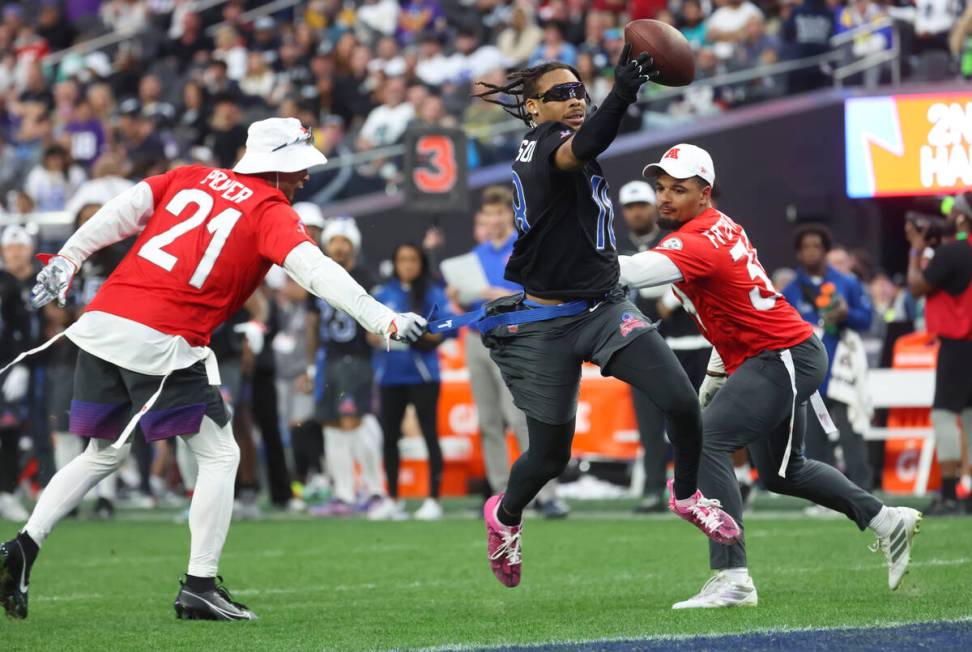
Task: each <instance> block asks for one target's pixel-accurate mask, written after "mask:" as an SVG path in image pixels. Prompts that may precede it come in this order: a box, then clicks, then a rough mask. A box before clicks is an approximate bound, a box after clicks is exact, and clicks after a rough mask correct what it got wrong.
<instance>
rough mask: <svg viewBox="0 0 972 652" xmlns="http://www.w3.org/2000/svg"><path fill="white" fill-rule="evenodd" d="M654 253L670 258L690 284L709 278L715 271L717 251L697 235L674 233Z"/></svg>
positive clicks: (660, 243) (659, 244)
mask: <svg viewBox="0 0 972 652" xmlns="http://www.w3.org/2000/svg"><path fill="white" fill-rule="evenodd" d="M652 251H657V252H658V253H660V254H664V255H666V256H668V258H669V260H671V261H672V262H673V263H675V266H676V267H678V271H680V272H681V273H682V278H683V279H685V280H686V281H689V282H691V281H694V280H695V279H699V278H702V277H704V276H708V275H710V274H711V273H712V271H713V269H715V262H716V261H715V249H714V248H713V247H712V243H710V242H709V241H708V240H707V239H706V238H704V237H703V236H701V235H699V234H697V233H677V232H676V233H672V234H671V235H669V236H667V237H666V238H665V239H664V240H662V241H661V242H659V243H658V246H656V247H655V248H654V249H652Z"/></svg>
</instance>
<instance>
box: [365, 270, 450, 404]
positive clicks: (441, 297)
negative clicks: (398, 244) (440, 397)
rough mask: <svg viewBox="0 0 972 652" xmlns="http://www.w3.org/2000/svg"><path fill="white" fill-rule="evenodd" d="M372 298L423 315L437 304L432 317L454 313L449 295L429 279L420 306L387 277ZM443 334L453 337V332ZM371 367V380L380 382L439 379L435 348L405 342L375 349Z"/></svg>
mask: <svg viewBox="0 0 972 652" xmlns="http://www.w3.org/2000/svg"><path fill="white" fill-rule="evenodd" d="M373 294H374V296H375V299H377V300H378V301H380V302H381V303H383V304H384V305H386V306H388V307H389V308H391V309H392V310H394V311H395V312H415V313H419V314H421V315H422V316H423V317H427V316H428V315H429V312H431V310H432V306H435V305H437V306H438V307H437V308H436V312H435V319H448V318H449V317H454V316H455V315H453V314H452V311H451V310H449V299H447V298H446V295H445V290H444V289H443V288H442V286H440V285H436V284H434V283H430V284H429V287H428V290H427V291H426V294H425V301H424V302H423V303H422V309H421V310H415V309H414V308H413V307H412V304H411V300H410V297H409V293H408V290H406V289H405V288H404V287H402V284H401V283H400V282H399V281H398V279H395V278H393V279H391V280H389V281H388V282H387V283H385V284H383V285H379V286H378V287H377V288H375V289H374V291H373ZM447 337H455V334H454V333H453V334H452V335H449V336H447ZM372 360H373V363H374V367H375V382H376V383H378V384H379V385H381V386H385V387H388V386H392V385H418V384H420V383H437V382H439V380H440V374H439V354H438V352H437V351H436V350H435V349H432V350H431V351H421V350H419V349H414V348H411V347H408V346H407V345H404V344H401V343H398V342H392V350H391V351H386V350H385V349H384V348H381V349H378V350H377V351H376V352H375V355H374V357H373V358H372Z"/></svg>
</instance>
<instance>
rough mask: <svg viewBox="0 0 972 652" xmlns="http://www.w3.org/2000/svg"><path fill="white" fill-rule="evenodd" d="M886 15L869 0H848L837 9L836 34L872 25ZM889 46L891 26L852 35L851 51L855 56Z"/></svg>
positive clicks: (878, 50) (861, 55)
mask: <svg viewBox="0 0 972 652" xmlns="http://www.w3.org/2000/svg"><path fill="white" fill-rule="evenodd" d="M886 17H887V13H886V11H885V10H884V9H883V8H882V7H881V5H878V4H876V3H874V2H872V1H871V0H849V2H848V3H847V5H846V6H844V7H840V8H838V9H837V23H836V31H837V33H838V34H842V33H843V32H847V31H850V30H853V29H856V28H858V27H862V26H864V25H873V24H875V23H878V22H880V21H881V20H884V19H885V18H886ZM890 47H891V28H890V27H885V28H881V29H878V30H875V31H871V32H862V33H861V34H859V35H858V36H856V37H854V40H853V41H852V44H851V52H852V54H853V55H854V56H855V57H858V58H860V57H865V56H867V55H868V54H873V53H875V52H880V51H881V50H886V49H888V48H890Z"/></svg>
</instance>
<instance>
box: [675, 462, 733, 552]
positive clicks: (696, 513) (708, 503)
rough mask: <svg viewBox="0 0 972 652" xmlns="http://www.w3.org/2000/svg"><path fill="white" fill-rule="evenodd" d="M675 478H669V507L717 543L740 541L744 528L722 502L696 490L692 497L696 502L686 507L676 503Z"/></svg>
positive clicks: (724, 543)
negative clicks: (728, 512) (741, 528)
mask: <svg viewBox="0 0 972 652" xmlns="http://www.w3.org/2000/svg"><path fill="white" fill-rule="evenodd" d="M674 484H675V480H674V479H672V478H669V480H668V509H670V510H671V511H672V512H674V513H675V514H676V515H677V516H680V517H681V518H684V519H685V520H686V521H688V522H689V523H691V524H692V525H694V526H695V527H697V528H699V529H700V530H702V531H703V532H704V533H705V536H707V537H709V538H710V539H712V540H713V541H715V542H716V543H721V544H723V545H731V544H733V543H738V542H739V538H740V537H742V530H740V529H739V524H738V523H736V520H735V519H734V518H733V517H732V516H730V515H729V514H727V513H726V512H725V511H723V509H722V503H720V502H719V501H718V500H715V499H714V498H706V497H705V496H703V495H702V492H701V491H698V490H696V491H695V495H694V496H692V499H693V500H694V501H695V503H694V504H693V505H692V506H691V507H686V508H684V509H682V508H679V507H678V506H677V505H676V504H675V488H674V486H673V485H674Z"/></svg>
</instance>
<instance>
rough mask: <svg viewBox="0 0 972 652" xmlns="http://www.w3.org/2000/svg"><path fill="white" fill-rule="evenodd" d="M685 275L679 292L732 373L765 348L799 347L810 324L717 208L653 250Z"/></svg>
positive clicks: (677, 285)
mask: <svg viewBox="0 0 972 652" xmlns="http://www.w3.org/2000/svg"><path fill="white" fill-rule="evenodd" d="M653 251H656V252H658V253H660V254H664V255H666V256H668V258H669V259H670V260H671V261H672V262H673V263H675V266H676V267H678V270H679V271H680V272H681V273H682V280H681V281H679V282H677V283H675V289H676V290H677V292H676V294H677V295H678V296H679V299H681V300H682V302H683V303H684V304H686V306H685V307H686V308H687V309H688V310H689V312H691V313H693V314H694V315H695V317H696V319H697V320H698V322H699V326H700V328H701V331H702V335H704V336H705V337H706V339H708V340H709V342H711V343H712V345H713V346H714V347H715V348H716V351H718V352H719V355H720V356H721V357H722V361H723V362H724V363H725V365H726V371H728V372H729V373H732V372H733V371H735V370H736V368H737V367H739V365H741V364H742V363H743V362H745V361H746V360H747V359H749V358H751V357H753V356H755V355H757V354H759V353H761V352H762V351H775V350H779V349H788V348H790V347H791V346H796V345H797V344H799V343H800V342H802V341H804V340H805V339H807V338H808V337H810V335H812V334H813V329H812V328H811V326H810V324H808V323H807V322H805V321H803V318H802V317H800V313H798V312H797V311H796V309H795V308H793V306H791V305H790V304H789V303H787V301H786V299H784V298H783V295H782V294H780V293H779V292H777V291H776V288H774V287H773V283H772V281H770V279H769V276H767V274H766V271H765V270H764V269H763V266H762V265H760V264H759V260H758V259H757V258H756V249H755V248H753V246H752V245H751V244H750V242H749V238H748V237H747V236H746V231H745V230H743V228H742V227H741V226H739V225H738V224H736V223H735V222H733V221H732V220H731V219H729V217H728V216H726V215H723V214H722V213H720V212H719V211H717V210H715V209H714V208H710V209H708V210H707V211H705V212H704V213H702V214H701V215H699V216H697V217H695V218H693V219H692V220H690V221H688V222H686V223H685V224H683V225H682V226H681V227H680V228H679V229H678V230H677V231H675V232H673V233H671V234H670V235H668V236H667V237H665V238H664V239H663V240H662V241H661V242H660V243H658V246H657V247H656V248H655V249H653Z"/></svg>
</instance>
